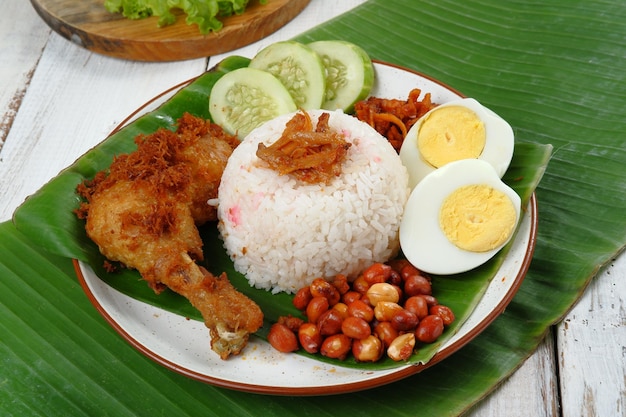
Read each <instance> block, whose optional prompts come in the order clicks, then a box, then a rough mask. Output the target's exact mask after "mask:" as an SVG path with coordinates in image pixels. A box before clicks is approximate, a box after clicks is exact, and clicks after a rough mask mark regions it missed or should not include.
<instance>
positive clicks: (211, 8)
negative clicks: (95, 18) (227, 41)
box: [104, 0, 267, 35]
mask: <svg viewBox="0 0 626 417" xmlns="http://www.w3.org/2000/svg"><path fill="white" fill-rule="evenodd" d="M260 3H261V4H265V3H267V0H261V1H260ZM104 6H105V7H106V9H107V10H108V11H109V12H111V13H121V14H122V15H123V16H124V17H126V18H128V19H133V20H135V19H144V18H146V17H150V16H156V17H158V18H159V21H158V25H159V27H163V26H168V25H171V24H173V23H174V22H176V15H175V14H174V13H173V10H175V9H180V10H182V11H183V12H184V13H185V14H186V15H187V17H186V22H187V24H188V25H192V24H196V25H198V28H199V30H200V33H202V34H203V35H206V34H207V33H209V32H211V31H213V32H217V31H219V30H220V29H221V28H222V26H223V23H222V22H221V21H220V20H219V19H218V17H225V16H231V15H233V14H241V13H243V12H244V11H245V9H246V7H247V6H248V0H105V2H104Z"/></svg>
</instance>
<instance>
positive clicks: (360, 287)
mask: <svg viewBox="0 0 626 417" xmlns="http://www.w3.org/2000/svg"><path fill="white" fill-rule="evenodd" d="M369 287H370V284H369V283H368V282H367V281H365V278H363V275H361V276H359V277H357V279H355V280H354V281H353V282H352V290H353V291H356V292H358V293H359V294H365V293H366V292H367V290H368V288H369Z"/></svg>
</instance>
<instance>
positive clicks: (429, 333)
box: [415, 314, 443, 343]
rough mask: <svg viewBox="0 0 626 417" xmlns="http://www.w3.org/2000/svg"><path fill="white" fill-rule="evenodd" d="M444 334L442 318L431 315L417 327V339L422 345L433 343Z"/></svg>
mask: <svg viewBox="0 0 626 417" xmlns="http://www.w3.org/2000/svg"><path fill="white" fill-rule="evenodd" d="M441 333H443V320H442V319H441V317H439V316H436V315H434V314H430V315H428V316H426V317H424V319H423V320H422V321H420V323H419V324H418V325H417V329H416V330H415V337H416V338H417V340H419V341H420V342H422V343H433V342H434V341H435V340H437V338H438V337H439V336H441Z"/></svg>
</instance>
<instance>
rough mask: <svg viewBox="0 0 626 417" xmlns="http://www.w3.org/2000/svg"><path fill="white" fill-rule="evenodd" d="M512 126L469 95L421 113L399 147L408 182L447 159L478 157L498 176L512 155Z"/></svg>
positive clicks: (420, 178)
mask: <svg viewBox="0 0 626 417" xmlns="http://www.w3.org/2000/svg"><path fill="white" fill-rule="evenodd" d="M513 145H514V135H513V129H512V128H511V126H510V125H509V124H508V123H507V122H506V120H504V119H502V118H501V117H500V116H498V115H497V114H496V113H494V112H493V111H491V110H490V109H488V108H486V107H484V106H483V105H482V104H480V103H479V102H478V101H476V100H474V99H472V98H464V99H460V100H455V101H451V102H448V103H445V104H442V105H440V106H437V107H435V108H434V109H432V110H431V111H429V112H428V113H426V114H425V115H424V116H422V117H421V118H420V119H419V120H418V121H417V122H416V123H415V124H414V125H413V127H411V129H410V130H409V131H408V132H407V135H406V137H405V139H404V142H403V143H402V147H401V148H400V158H401V159H402V163H403V164H404V165H405V166H406V167H407V169H408V170H409V185H410V186H411V187H415V185H417V183H419V182H420V181H421V180H422V178H424V177H425V176H426V175H428V174H429V173H431V172H432V171H434V170H436V169H438V168H441V167H442V166H444V165H445V164H447V163H450V162H453V161H458V160H461V159H481V160H484V161H487V162H488V163H490V164H491V165H492V166H493V168H494V169H495V170H496V172H497V174H498V176H499V177H500V178H502V176H503V175H504V173H505V172H506V170H507V168H508V166H509V164H510V163H511V159H512V158H513Z"/></svg>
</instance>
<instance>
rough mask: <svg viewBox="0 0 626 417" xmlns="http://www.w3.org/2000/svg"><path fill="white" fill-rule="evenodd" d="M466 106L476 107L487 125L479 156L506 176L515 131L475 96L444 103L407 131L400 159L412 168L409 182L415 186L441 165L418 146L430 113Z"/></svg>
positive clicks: (511, 154) (471, 108) (411, 185)
mask: <svg viewBox="0 0 626 417" xmlns="http://www.w3.org/2000/svg"><path fill="white" fill-rule="evenodd" d="M448 106H462V107H466V108H468V109H470V110H472V111H473V112H474V113H476V115H477V116H478V117H479V118H480V120H482V122H483V123H484V125H485V133H486V142H485V147H484V149H483V151H482V153H481V154H480V156H479V157H478V158H477V159H480V160H484V161H487V162H488V163H489V164H491V165H492V166H493V168H494V169H495V170H496V172H497V174H498V176H499V177H500V178H502V176H503V175H504V173H505V172H506V170H507V169H508V167H509V164H510V163H511V159H512V158H513V146H514V135H513V129H512V128H511V125H509V123H508V122H507V121H506V120H504V119H503V118H501V117H500V116H498V115H497V114H496V113H494V112H493V111H492V110H490V109H488V108H486V107H485V106H483V105H482V104H480V103H479V102H478V101H476V100H475V99H473V98H463V99H459V100H454V101H450V102H447V103H445V104H441V105H439V106H438V107H435V108H434V109H432V110H431V111H429V112H428V113H426V114H425V115H424V116H422V117H421V118H420V119H419V120H418V121H417V122H416V123H415V124H414V125H413V126H412V127H411V129H409V131H408V132H407V135H406V137H405V138H404V142H403V143H402V147H401V148H400V159H401V160H402V163H403V164H404V166H406V167H407V169H408V170H409V186H410V187H415V186H416V185H417V184H418V183H419V182H420V181H421V180H422V179H423V178H424V177H425V176H426V175H428V174H430V173H431V172H433V171H435V170H436V169H437V168H436V167H434V166H432V165H431V164H430V163H428V162H427V161H426V160H425V159H424V158H423V157H422V155H421V153H420V151H419V149H418V147H417V138H418V134H419V130H420V126H421V125H422V123H423V121H424V120H426V118H427V116H428V115H429V114H430V113H431V112H433V111H435V110H437V109H440V108H442V107H448Z"/></svg>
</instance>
